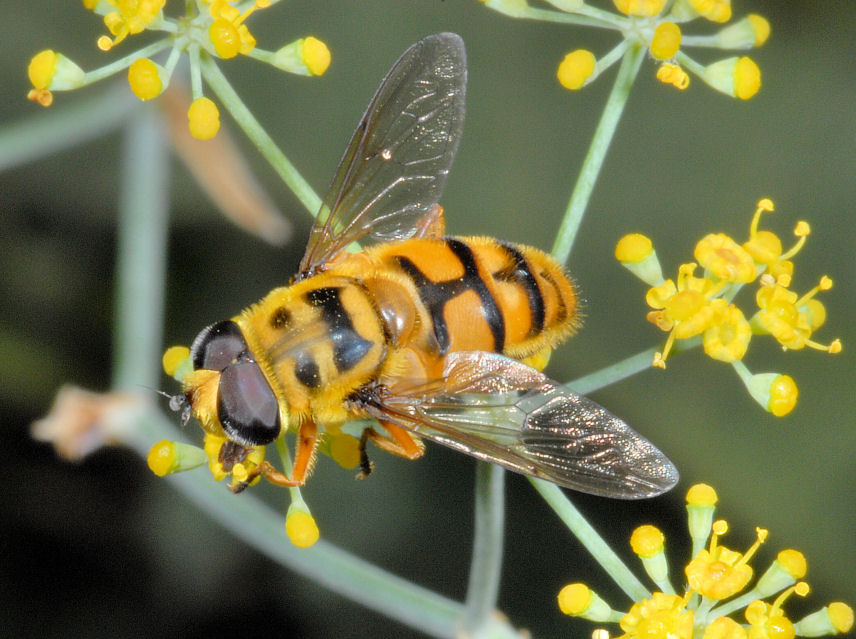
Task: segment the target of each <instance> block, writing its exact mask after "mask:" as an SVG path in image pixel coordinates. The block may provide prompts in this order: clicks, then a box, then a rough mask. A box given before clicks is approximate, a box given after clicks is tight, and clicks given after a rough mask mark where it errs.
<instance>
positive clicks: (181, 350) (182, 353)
mask: <svg viewBox="0 0 856 639" xmlns="http://www.w3.org/2000/svg"><path fill="white" fill-rule="evenodd" d="M188 357H190V349H189V348H187V346H170V347H169V348H168V349H166V351H164V354H163V358H162V359H161V364H162V366H163V372H164V373H166V374H167V375H169V376H170V377H172V376H173V375H175V370H176V369H177V368H178V365H179V364H181V363H182V362H183V361H184V360H186V359H187V358H188Z"/></svg>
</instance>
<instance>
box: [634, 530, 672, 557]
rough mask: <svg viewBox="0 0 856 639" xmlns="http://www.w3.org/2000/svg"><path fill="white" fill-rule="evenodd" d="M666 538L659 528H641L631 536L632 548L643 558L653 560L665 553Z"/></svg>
mask: <svg viewBox="0 0 856 639" xmlns="http://www.w3.org/2000/svg"><path fill="white" fill-rule="evenodd" d="M664 541H665V536H664V535H663V533H662V532H661V531H660V529H659V528H657V527H655V526H651V525H644V526H639V527H638V528H637V529H636V530H634V531H633V534H632V535H631V536H630V547H631V548H632V549H633V552H634V553H636V554H637V555H639V556H640V557H643V558H646V559H647V558H651V557H653V556H655V555H658V554H660V553H661V552H663V543H664Z"/></svg>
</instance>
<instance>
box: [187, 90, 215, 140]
mask: <svg viewBox="0 0 856 639" xmlns="http://www.w3.org/2000/svg"><path fill="white" fill-rule="evenodd" d="M187 119H188V123H189V128H190V135H192V136H193V137H195V138H196V139H198V140H210V139H211V138H213V137H214V136H215V135H217V131H219V130H220V111H219V110H218V109H217V105H216V104H214V102H212V101H211V100H209V99H208V98H205V97H202V98H196V99H195V100H194V101H193V102H192V103H191V104H190V108H189V109H188V110H187Z"/></svg>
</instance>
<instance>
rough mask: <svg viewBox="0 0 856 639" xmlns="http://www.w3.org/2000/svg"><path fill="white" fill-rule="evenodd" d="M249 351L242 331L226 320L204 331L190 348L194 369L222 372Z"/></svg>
mask: <svg viewBox="0 0 856 639" xmlns="http://www.w3.org/2000/svg"><path fill="white" fill-rule="evenodd" d="M246 350H247V343H246V342H245V341H244V336H243V335H241V329H239V328H238V325H237V324H235V322H232V321H229V320H226V321H223V322H217V323H216V324H212V325H211V326H209V327H208V328H206V329H204V330H203V331H202V332H201V333H199V335H197V336H196V339H195V340H193V346H191V347H190V356H191V357H192V358H193V368H195V369H197V370H198V369H200V368H206V369H208V370H212V371H222V370H223V369H224V368H226V367H227V366H228V365H229V364H230V363H231V362H233V361H234V360H235V359H237V357H238V356H239V355H240V354H241V353H243V352H244V351H246Z"/></svg>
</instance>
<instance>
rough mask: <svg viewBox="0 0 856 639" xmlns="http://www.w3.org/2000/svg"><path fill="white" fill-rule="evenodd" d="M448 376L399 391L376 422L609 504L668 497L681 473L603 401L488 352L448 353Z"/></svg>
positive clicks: (384, 405)
mask: <svg viewBox="0 0 856 639" xmlns="http://www.w3.org/2000/svg"><path fill="white" fill-rule="evenodd" d="M444 377H445V379H444V380H443V381H442V382H440V381H437V382H433V383H431V384H427V385H422V386H421V387H419V386H414V387H411V388H406V387H404V388H401V389H398V388H396V389H394V390H393V391H392V394H391V395H390V396H389V397H387V398H384V399H383V400H382V403H381V406H379V407H378V408H376V409H375V411H374V412H373V416H374V417H376V418H378V419H388V420H390V421H392V422H393V423H396V424H398V425H400V426H403V427H405V428H407V429H409V430H411V431H413V432H414V433H416V434H418V435H420V436H422V437H425V438H427V439H430V440H433V441H435V442H438V443H440V444H443V445H445V446H449V447H450V448H453V449H455V450H458V451H460V452H463V453H466V454H468V455H472V456H473V457H476V458H478V459H481V460H484V461H489V462H493V463H496V464H499V465H501V466H504V467H505V468H508V469H510V470H513V471H516V472H519V473H523V474H525V475H532V476H534V477H540V478H542V479H546V480H548V481H551V482H553V483H555V484H558V485H560V486H565V487H568V488H573V489H575V490H579V491H582V492H586V493H591V494H595V495H602V496H604V497H618V498H623V499H638V498H643V497H653V496H654V495H659V494H660V493H663V492H665V491H667V490H669V489H670V488H672V486H674V485H675V484H676V483H677V481H678V471H677V469H676V468H675V467H674V465H673V464H672V462H670V461H669V459H668V458H667V457H666V456H665V455H664V454H663V453H662V452H660V451H659V450H658V449H657V448H656V447H655V446H654V445H653V444H651V442H649V441H648V440H647V439H645V438H644V437H642V436H641V435H640V434H639V433H637V432H636V431H634V430H633V429H632V428H630V427H629V426H628V425H627V424H625V423H624V422H623V421H621V420H620V419H618V418H617V417H616V416H615V415H613V414H611V413H610V412H608V411H607V410H606V409H605V408H603V407H602V406H600V405H599V404H597V403H595V402H593V401H591V400H590V399H588V398H586V397H583V396H582V395H578V394H577V393H574V392H573V391H571V390H569V389H567V388H564V387H563V386H561V385H560V384H558V383H557V382H554V381H552V380H550V379H548V378H547V377H545V376H544V375H542V374H541V373H538V372H537V371H535V370H534V369H532V368H529V367H528V366H526V365H524V364H521V363H520V362H517V361H515V360H511V359H508V358H506V357H503V356H502V355H497V354H494V353H484V352H463V353H453V354H450V355H449V356H447V365H446V371H445V372H444Z"/></svg>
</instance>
